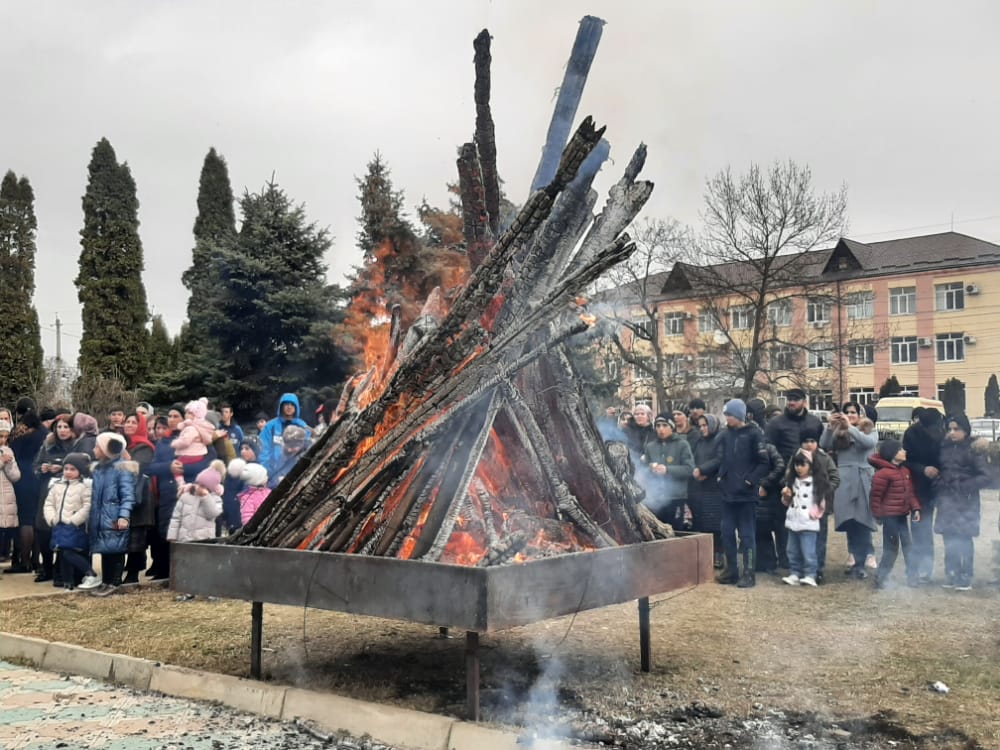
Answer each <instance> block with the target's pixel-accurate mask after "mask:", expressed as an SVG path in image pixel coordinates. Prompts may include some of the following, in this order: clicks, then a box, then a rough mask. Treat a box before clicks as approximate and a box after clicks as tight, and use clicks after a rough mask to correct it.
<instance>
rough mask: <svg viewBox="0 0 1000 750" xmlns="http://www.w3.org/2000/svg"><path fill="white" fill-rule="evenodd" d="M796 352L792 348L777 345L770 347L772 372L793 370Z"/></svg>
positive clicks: (785, 345)
mask: <svg viewBox="0 0 1000 750" xmlns="http://www.w3.org/2000/svg"><path fill="white" fill-rule="evenodd" d="M797 354H798V350H797V349H796V348H795V347H794V346H788V345H787V344H778V345H777V346H773V347H771V352H770V355H771V356H770V359H771V369H772V370H794V369H796V368H795V365H796V362H795V360H796V359H797V356H796V355H797Z"/></svg>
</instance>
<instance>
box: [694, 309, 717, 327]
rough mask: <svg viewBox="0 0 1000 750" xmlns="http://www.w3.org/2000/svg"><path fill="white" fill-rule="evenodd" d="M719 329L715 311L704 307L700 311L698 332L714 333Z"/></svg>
mask: <svg viewBox="0 0 1000 750" xmlns="http://www.w3.org/2000/svg"><path fill="white" fill-rule="evenodd" d="M718 330H719V321H718V320H717V319H716V317H715V311H713V310H708V309H705V308H702V309H701V310H699V311H698V333H714V332H715V331H718Z"/></svg>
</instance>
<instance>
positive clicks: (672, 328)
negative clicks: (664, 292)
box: [663, 312, 687, 336]
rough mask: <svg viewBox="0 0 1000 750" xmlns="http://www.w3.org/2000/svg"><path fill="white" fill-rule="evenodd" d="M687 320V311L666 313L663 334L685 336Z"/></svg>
mask: <svg viewBox="0 0 1000 750" xmlns="http://www.w3.org/2000/svg"><path fill="white" fill-rule="evenodd" d="M685 320H687V315H686V314H685V313H682V312H668V313H665V314H664V316H663V335H664V336H683V335H684V321H685Z"/></svg>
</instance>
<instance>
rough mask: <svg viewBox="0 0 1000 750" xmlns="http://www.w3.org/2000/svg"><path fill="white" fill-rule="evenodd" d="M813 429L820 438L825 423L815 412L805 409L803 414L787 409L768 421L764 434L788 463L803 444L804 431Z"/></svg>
mask: <svg viewBox="0 0 1000 750" xmlns="http://www.w3.org/2000/svg"><path fill="white" fill-rule="evenodd" d="M803 430H811V431H812V432H814V433H815V434H816V437H817V438H818V437H819V435H820V434H821V433H822V432H823V423H822V422H821V421H820V419H819V417H817V416H816V415H815V414H810V413H809V412H808V411H804V412H802V413H801V414H790V413H789V411H788V409H785V413H784V414H779V415H778V416H777V417H775V418H774V419H772V420H771V421H770V422H768V423H767V426H766V427H765V428H764V434H765V435H766V436H767V441H768V442H769V443H771V445H773V446H774V447H775V448H777V449H778V453H780V454H781V457H782V458H783V459H785V463H786V464H787V463H788V462H789V461H790V460H791V459H792V456H794V455H795V451H797V450H798V449H799V448H800V447H801V446H802V431H803Z"/></svg>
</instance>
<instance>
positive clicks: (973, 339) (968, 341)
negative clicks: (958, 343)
mask: <svg viewBox="0 0 1000 750" xmlns="http://www.w3.org/2000/svg"><path fill="white" fill-rule="evenodd" d="M964 340H965V343H966V344H975V343H976V337H975V336H965V337H964Z"/></svg>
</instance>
